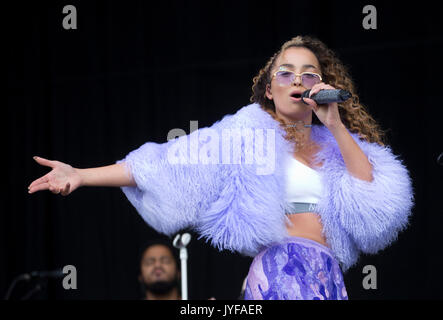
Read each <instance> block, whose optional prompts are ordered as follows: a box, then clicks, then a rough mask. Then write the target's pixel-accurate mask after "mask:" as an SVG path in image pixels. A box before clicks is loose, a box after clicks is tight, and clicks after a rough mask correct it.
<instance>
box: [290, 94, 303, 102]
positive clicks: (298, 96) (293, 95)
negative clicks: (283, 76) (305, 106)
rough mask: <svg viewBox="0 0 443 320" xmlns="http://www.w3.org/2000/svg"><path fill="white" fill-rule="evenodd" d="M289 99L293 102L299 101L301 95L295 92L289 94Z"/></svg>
mask: <svg viewBox="0 0 443 320" xmlns="http://www.w3.org/2000/svg"><path fill="white" fill-rule="evenodd" d="M291 99H292V100H295V101H300V100H301V93H299V92H295V93H293V94H291Z"/></svg>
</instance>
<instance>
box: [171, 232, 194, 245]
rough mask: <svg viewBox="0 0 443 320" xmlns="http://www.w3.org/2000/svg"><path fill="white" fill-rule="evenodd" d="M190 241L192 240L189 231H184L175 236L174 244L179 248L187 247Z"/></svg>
mask: <svg viewBox="0 0 443 320" xmlns="http://www.w3.org/2000/svg"><path fill="white" fill-rule="evenodd" d="M190 241H191V235H190V234H189V233H184V234H182V235H180V234H178V235H177V236H176V237H175V239H174V241H173V243H172V244H173V246H174V247H176V248H177V249H180V248H185V247H186V246H187V245H188V244H189V242H190Z"/></svg>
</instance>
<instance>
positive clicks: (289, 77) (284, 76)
mask: <svg viewBox="0 0 443 320" xmlns="http://www.w3.org/2000/svg"><path fill="white" fill-rule="evenodd" d="M275 78H276V79H277V81H278V82H279V83H281V84H283V85H290V84H291V83H292V82H294V73H292V72H289V71H279V72H277V74H276V75H275Z"/></svg>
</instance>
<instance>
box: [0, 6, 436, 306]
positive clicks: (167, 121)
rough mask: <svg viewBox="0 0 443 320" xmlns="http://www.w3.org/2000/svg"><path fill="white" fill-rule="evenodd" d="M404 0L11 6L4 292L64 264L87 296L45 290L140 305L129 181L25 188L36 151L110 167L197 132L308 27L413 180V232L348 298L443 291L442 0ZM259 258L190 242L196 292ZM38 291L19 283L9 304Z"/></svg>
mask: <svg viewBox="0 0 443 320" xmlns="http://www.w3.org/2000/svg"><path fill="white" fill-rule="evenodd" d="M406 3H407V2H401V3H394V2H391V1H389V2H381V1H372V2H370V3H367V2H358V1H353V2H352V4H350V3H348V2H318V1H288V2H282V1H268V2H267V3H266V4H265V3H263V4H260V3H258V2H256V1H232V2H230V1H202V2H189V3H188V2H186V3H185V2H169V1H154V2H151V1H112V2H111V1H57V2H38V3H37V2H29V3H26V2H24V3H23V2H18V3H17V4H15V5H12V4H2V13H3V15H2V23H3V24H4V27H3V28H2V31H3V33H4V35H3V36H2V40H3V46H2V47H3V49H2V51H3V52H4V53H6V55H4V56H3V57H4V58H3V61H4V68H3V72H5V71H6V74H7V90H6V93H7V95H6V106H4V107H3V113H2V117H1V118H2V129H3V130H4V133H3V134H2V137H3V138H4V142H3V144H4V145H6V148H3V150H6V152H5V153H3V159H4V160H6V161H5V163H4V164H3V173H4V176H3V177H4V178H5V179H4V180H6V183H4V184H3V185H4V186H5V190H4V192H2V195H1V197H2V200H1V215H0V295H2V296H3V295H4V294H5V293H6V290H7V288H8V286H9V284H10V283H11V281H12V279H13V278H14V277H15V276H17V275H19V274H21V273H24V272H29V271H33V270H51V269H55V268H58V267H63V266H65V265H68V264H69V265H74V266H75V267H76V268H77V276H78V289H77V290H69V291H68V290H64V289H63V287H62V285H61V280H58V281H50V282H49V284H48V287H47V288H45V289H44V290H43V291H42V292H40V293H38V294H36V295H35V296H34V299H137V298H138V293H139V292H138V284H137V279H136V278H137V271H138V270H137V267H138V261H137V259H138V252H139V250H140V247H141V246H142V244H143V243H144V242H145V241H146V240H148V239H151V238H155V237H157V236H158V234H157V233H156V232H155V231H153V230H152V229H151V228H150V227H149V226H147V225H146V224H145V223H144V222H143V220H142V219H141V217H140V216H139V215H138V214H137V212H136V210H135V209H134V208H133V207H132V206H131V204H130V203H129V202H128V201H127V199H126V198H125V196H124V194H123V193H122V192H121V191H120V189H118V188H94V189H92V188H83V189H79V190H77V191H76V192H74V193H73V194H71V195H70V196H68V197H61V196H56V195H53V194H52V193H50V192H38V193H36V194H32V195H28V193H27V186H28V185H29V184H30V183H31V182H32V181H33V180H34V179H36V178H38V177H40V176H42V175H44V174H46V173H47V172H48V171H49V169H48V168H47V167H42V166H40V165H38V164H37V163H36V162H34V160H33V159H32V156H34V155H39V156H42V157H45V158H48V159H55V160H59V161H63V162H66V163H69V164H71V165H72V166H74V167H78V168H87V167H96V166H103V165H108V164H112V163H114V162H115V161H116V160H119V159H122V158H123V157H124V156H125V155H126V154H127V153H128V152H130V151H131V150H134V149H136V148H138V147H139V146H140V145H142V144H143V143H145V142H146V141H155V142H165V141H166V136H167V133H168V132H169V130H171V129H173V128H183V129H185V130H186V131H187V132H188V133H189V121H190V120H198V121H199V127H204V126H208V125H211V124H212V123H213V122H215V121H216V120H219V119H220V118H221V117H222V116H223V115H225V114H228V113H234V112H235V111H236V110H238V109H239V108H241V107H242V106H245V105H247V104H249V97H250V95H251V85H252V78H253V76H254V75H255V74H256V73H257V72H258V70H259V69H260V68H262V67H263V66H264V65H265V63H266V62H267V60H268V58H269V57H270V56H271V55H272V54H273V53H274V52H276V51H277V50H278V49H279V48H280V46H281V45H282V44H283V43H284V42H285V41H287V40H289V39H291V38H292V37H294V36H296V35H300V34H301V35H312V36H315V37H318V38H319V39H321V40H322V41H324V42H325V43H326V44H327V45H328V46H330V47H331V48H333V49H334V50H335V51H336V52H337V53H338V55H339V57H340V58H341V60H342V61H343V62H344V64H345V65H346V66H348V67H349V69H350V72H351V75H352V77H353V79H354V80H355V82H356V85H357V89H358V93H359V95H360V99H361V101H362V102H363V104H365V105H366V106H367V107H368V110H369V112H370V113H371V114H372V115H373V116H374V118H375V119H376V120H377V121H378V122H379V123H380V124H381V126H382V128H383V129H389V133H388V140H389V142H390V145H391V147H392V149H393V150H394V153H396V154H398V155H399V156H400V157H401V158H402V159H403V160H404V163H405V164H406V166H407V167H408V168H409V170H410V173H411V177H412V179H413V183H414V190H415V197H416V205H415V207H414V209H413V215H412V218H411V220H410V221H411V223H410V227H409V228H408V229H407V230H406V231H404V232H402V233H400V235H399V238H398V241H397V242H396V243H395V244H393V245H392V246H391V247H388V248H386V249H385V250H383V251H382V252H380V253H379V254H377V255H372V256H366V255H364V256H361V259H360V260H359V263H358V264H357V265H356V266H355V267H353V268H352V269H350V270H349V271H348V272H347V273H346V274H345V282H346V285H347V289H348V294H349V297H350V299H429V298H440V299H441V298H442V297H443V290H442V285H443V281H442V278H441V270H442V268H443V258H442V241H441V226H442V223H443V216H442V214H443V212H442V211H443V210H442V209H441V205H440V199H441V195H442V188H441V183H442V172H443V167H442V166H439V165H437V163H436V158H437V157H438V155H439V154H440V153H441V152H443V143H442V136H443V135H442V125H441V122H442V111H441V107H442V95H441V89H440V83H439V82H440V81H441V80H440V79H441V71H442V67H441V63H442V61H441V59H442V57H443V51H442V44H443V41H442V28H441V27H442V25H441V14H440V11H439V10H438V7H437V4H433V2H431V1H429V2H423V1H420V2H416V3H411V4H410V5H407V4H406ZM68 4H71V5H74V6H76V8H77V18H78V21H77V26H78V29H77V30H65V29H63V27H62V21H63V18H64V16H65V14H63V13H62V8H63V7H64V6H65V5H68ZM366 4H372V5H375V6H376V8H377V18H378V20H377V23H378V24H377V27H378V28H377V30H364V29H363V27H362V20H363V18H364V16H365V14H363V13H362V9H363V7H364V6H365V5H366ZM5 111H6V115H5ZM154 183H155V182H154ZM250 262H251V259H250V258H247V257H241V256H240V255H238V254H232V253H230V252H225V251H224V252H218V251H217V250H216V249H213V248H212V247H210V246H209V245H208V244H206V243H205V242H204V240H199V241H197V240H196V237H194V238H193V240H192V241H191V244H190V246H189V264H188V268H189V296H190V298H191V299H207V298H209V297H211V296H214V297H216V298H217V299H236V298H237V296H238V294H239V292H240V287H241V284H242V281H243V279H244V277H245V276H246V274H247V272H248V268H249V264H250ZM368 264H372V265H374V266H375V267H376V268H377V280H378V282H377V289H376V290H364V289H363V287H362V280H363V277H364V274H362V269H363V267H364V266H365V265H368ZM30 287H31V283H29V284H21V285H20V286H18V287H17V291H16V294H15V295H14V296H13V298H15V299H17V298H19V297H20V294H21V295H23V294H24V293H26V291H27V290H28V289H29V288H30Z"/></svg>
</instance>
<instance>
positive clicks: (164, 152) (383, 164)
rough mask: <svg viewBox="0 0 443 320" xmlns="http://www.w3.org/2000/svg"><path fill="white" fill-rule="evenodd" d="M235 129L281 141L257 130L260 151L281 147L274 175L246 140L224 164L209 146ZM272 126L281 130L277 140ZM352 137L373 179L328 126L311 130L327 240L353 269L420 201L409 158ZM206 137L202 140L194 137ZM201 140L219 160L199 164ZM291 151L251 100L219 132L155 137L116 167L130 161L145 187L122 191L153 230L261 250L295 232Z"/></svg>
mask: <svg viewBox="0 0 443 320" xmlns="http://www.w3.org/2000/svg"><path fill="white" fill-rule="evenodd" d="M233 128H252V129H253V130H256V131H255V132H260V133H261V132H263V133H265V136H266V137H267V138H269V137H272V138H273V139H272V140H273V143H275V144H273V145H272V146H269V145H267V144H266V143H264V144H260V142H261V141H262V140H260V139H259V137H257V136H254V135H253V136H252V141H253V143H252V145H253V152H254V154H255V152H261V151H263V152H264V153H265V154H266V153H275V159H274V158H272V159H267V160H266V161H267V162H271V161H272V162H274V163H272V164H271V163H267V164H268V165H274V167H275V168H274V170H273V171H272V172H270V173H269V174H257V172H258V167H260V166H263V163H260V165H259V164H257V163H256V162H254V163H247V162H246V161H245V153H246V151H247V150H248V146H249V144H248V142H250V141H251V140H248V139H247V138H245V136H241V151H242V152H241V162H240V163H239V164H223V160H222V155H221V153H220V154H214V152H215V151H214V150H213V149H207V148H206V149H205V146H207V143H208V141H212V142H214V141H217V140H214V133H217V134H218V136H219V137H221V136H222V132H223V130H226V129H233ZM257 129H258V131H257ZM260 129H263V130H262V131H260ZM267 129H271V130H274V131H273V132H275V138H274V137H273V136H272V135H270V134H271V132H270V131H267ZM197 134H198V136H196V135H197ZM268 135H269V136H268ZM351 135H352V137H353V138H354V140H355V141H356V142H357V144H358V145H359V146H360V147H361V149H362V150H363V152H364V153H365V154H366V155H367V156H368V159H369V161H370V163H371V164H372V166H373V177H374V180H373V181H372V182H366V181H363V180H359V179H357V178H355V177H353V176H351V175H350V174H349V172H348V171H347V169H346V166H345V164H344V161H343V158H342V156H341V153H340V150H339V148H338V145H337V142H336V141H335V139H334V137H333V136H332V134H331V133H330V131H329V130H328V129H327V128H326V127H324V126H320V125H313V127H312V131H311V138H312V139H313V140H314V141H316V142H318V143H319V144H320V145H321V146H322V148H321V151H320V152H319V153H318V154H317V155H316V158H317V160H319V161H323V163H324V164H323V166H322V167H321V168H320V169H319V172H320V175H321V177H322V181H323V183H324V185H325V188H324V190H325V194H324V195H323V197H322V198H321V199H320V202H319V203H318V213H319V215H320V217H321V220H322V223H323V227H324V228H323V232H324V235H325V237H326V239H327V241H328V244H329V245H330V247H331V249H332V251H333V252H334V254H335V256H336V258H337V260H338V261H339V262H340V263H341V266H342V268H343V270H344V271H345V270H347V269H348V268H349V267H350V266H352V265H353V264H354V263H355V262H356V261H357V259H358V255H359V252H360V251H362V252H366V253H376V252H377V251H378V250H380V249H382V248H384V247H386V246H387V245H389V244H390V243H392V241H394V240H395V239H396V237H397V234H398V232H399V231H400V230H402V229H404V228H405V227H406V226H407V224H408V217H409V216H410V213H411V209H412V206H413V190H412V183H411V180H410V177H409V174H408V171H407V169H406V168H405V166H404V165H403V164H402V162H401V161H400V160H399V159H397V157H396V156H395V155H393V154H392V151H391V150H390V149H389V148H388V147H381V146H379V145H377V144H375V143H373V144H371V143H368V142H365V141H362V140H360V139H359V138H358V135H356V134H351ZM202 136H204V137H206V138H205V139H202V138H201V137H202ZM197 137H200V139H198V140H192V139H196V138H197ZM215 138H216V137H215ZM192 141H198V147H199V150H204V151H205V152H206V153H207V154H208V155H209V154H211V153H212V154H211V156H212V159H213V160H214V159H215V160H216V161H215V162H216V163H209V164H202V163H200V164H195V163H190V162H191V160H190V158H189V156H190V155H191V157H192V154H193V152H189V149H190V148H191V150H192V147H191V146H192ZM221 142H222V139H220V141H219V143H221ZM194 146H195V145H194ZM271 147H272V148H271ZM274 149H275V150H274ZM171 150H175V152H174V154H175V155H176V157H175V159H181V160H180V161H179V163H171V161H170V158H168V152H170V151H171ZM292 150H293V145H292V144H291V143H289V142H287V141H286V140H285V139H284V131H283V130H282V129H281V128H280V126H279V124H278V122H277V121H275V120H274V119H273V118H272V117H271V116H270V115H269V114H268V113H267V112H265V111H264V110H262V109H261V107H260V106H259V105H258V104H250V105H248V106H245V107H243V108H241V109H240V110H239V111H237V113H236V114H234V115H227V116H225V117H224V118H223V119H221V120H220V121H217V122H216V123H214V124H213V125H212V126H211V127H210V128H202V129H199V130H197V131H194V132H193V133H192V134H190V135H186V136H182V137H180V138H177V139H174V140H171V141H168V142H166V143H163V144H156V143H152V142H147V143H145V144H144V145H142V146H141V147H140V148H138V149H137V150H134V151H132V152H130V153H129V154H128V155H127V156H126V157H125V158H124V159H122V160H119V161H117V163H121V162H124V163H125V165H126V168H127V169H128V174H132V176H133V177H134V179H135V181H136V183H137V187H122V190H123V192H124V193H125V195H126V196H127V198H128V199H129V201H130V202H131V203H132V205H133V206H134V207H135V208H136V209H137V211H138V212H139V213H140V215H141V216H142V217H143V219H144V220H145V221H146V222H147V223H148V224H149V225H151V226H152V227H153V228H154V229H156V230H157V231H159V232H162V233H164V234H167V235H173V234H174V233H176V232H178V231H179V230H181V229H184V228H188V227H192V228H194V229H195V230H196V231H198V232H199V234H200V235H201V237H204V238H206V239H207V241H209V242H210V243H211V244H212V245H213V246H214V247H217V248H218V249H220V250H222V249H228V250H231V251H238V252H240V253H242V254H244V255H248V256H255V255H256V254H258V253H259V252H260V251H261V250H262V249H264V248H265V247H267V246H269V245H270V244H271V243H275V242H280V241H282V239H283V238H285V237H286V236H287V232H286V226H285V223H287V222H288V219H287V217H286V215H285V210H284V207H285V184H286V175H285V167H286V161H288V159H289V157H290V156H291V152H292ZM194 154H195V152H194Z"/></svg>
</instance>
